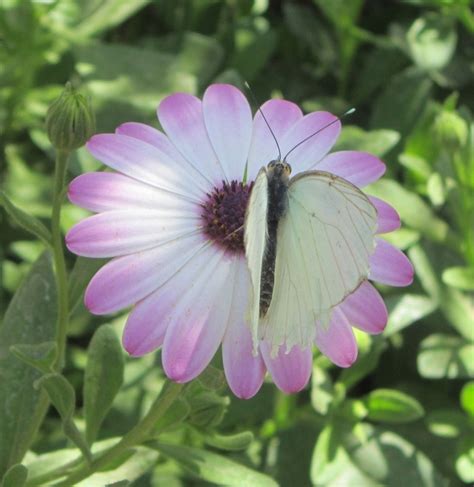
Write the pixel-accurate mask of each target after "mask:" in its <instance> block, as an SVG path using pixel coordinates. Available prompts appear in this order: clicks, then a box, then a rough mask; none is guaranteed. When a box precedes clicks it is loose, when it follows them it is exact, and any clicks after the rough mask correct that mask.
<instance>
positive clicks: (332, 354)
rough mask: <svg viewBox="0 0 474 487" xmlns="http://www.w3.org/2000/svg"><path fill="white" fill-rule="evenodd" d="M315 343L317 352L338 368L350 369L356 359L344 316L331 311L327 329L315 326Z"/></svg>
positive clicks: (354, 347) (355, 350)
mask: <svg viewBox="0 0 474 487" xmlns="http://www.w3.org/2000/svg"><path fill="white" fill-rule="evenodd" d="M315 342H316V345H317V347H318V348H319V350H321V352H322V353H323V354H324V355H326V357H328V358H329V360H331V362H333V363H335V364H336V365H338V366H339V367H350V366H351V365H352V364H353V363H354V362H355V361H356V359H357V343H356V340H355V338H354V333H353V332H352V328H351V325H350V324H349V322H348V321H347V318H346V317H345V316H344V314H343V313H342V312H341V311H340V310H339V309H338V308H335V309H333V312H332V316H331V320H330V322H329V325H328V328H327V329H324V327H323V326H322V325H320V324H318V325H317V330H316V338H315Z"/></svg>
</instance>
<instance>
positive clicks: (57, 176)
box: [51, 151, 70, 370]
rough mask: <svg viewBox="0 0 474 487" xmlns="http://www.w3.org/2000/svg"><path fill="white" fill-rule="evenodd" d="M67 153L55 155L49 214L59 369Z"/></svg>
mask: <svg viewBox="0 0 474 487" xmlns="http://www.w3.org/2000/svg"><path fill="white" fill-rule="evenodd" d="M69 154H70V153H69V152H66V151H58V152H57V155H56V167H55V171H54V197H53V212H52V216H51V234H52V236H53V256H54V267H55V270H56V273H55V274H56V288H57V292H58V319H57V328H56V343H57V346H58V357H57V359H56V363H55V365H54V367H55V370H60V369H61V368H62V367H63V364H64V354H65V349H66V336H67V329H68V313H69V302H68V289H67V287H68V282H67V271H66V261H65V259H64V248H63V237H62V233H61V205H62V201H63V197H64V193H63V188H64V180H65V178H66V170H67V163H68V159H69Z"/></svg>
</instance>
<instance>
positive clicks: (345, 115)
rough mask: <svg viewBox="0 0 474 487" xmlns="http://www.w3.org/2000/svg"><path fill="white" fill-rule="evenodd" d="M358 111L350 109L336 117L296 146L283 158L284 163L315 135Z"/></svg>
mask: <svg viewBox="0 0 474 487" xmlns="http://www.w3.org/2000/svg"><path fill="white" fill-rule="evenodd" d="M355 111H356V109H355V108H354V107H353V108H349V110H347V111H346V112H344V113H343V114H342V115H341V116H339V117H336V118H335V119H334V120H333V121H332V122H329V123H328V124H327V125H325V126H324V127H321V128H320V129H318V130H316V132H314V133H313V134H311V135H308V137H306V138H304V139H303V140H302V141H301V142H298V143H297V144H296V145H295V146H293V148H292V149H290V150H289V151H288V152H287V153H286V156H285V157H284V158H283V160H284V161H286V158H287V157H288V156H289V155H290V154H291V153H292V152H293V151H294V150H295V149H296V148H298V147H299V146H300V145H302V144H304V143H305V142H306V141H308V140H309V139H311V138H312V137H314V136H315V135H318V134H319V133H320V132H322V131H323V130H326V129H327V128H328V127H330V126H331V125H334V124H335V123H336V122H339V121H340V120H342V119H343V118H345V117H347V116H348V115H351V114H352V113H354V112H355Z"/></svg>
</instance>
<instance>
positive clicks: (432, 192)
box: [426, 172, 447, 206]
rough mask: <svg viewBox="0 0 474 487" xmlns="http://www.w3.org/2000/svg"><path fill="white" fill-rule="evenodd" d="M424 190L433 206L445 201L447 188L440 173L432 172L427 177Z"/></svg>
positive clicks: (440, 204)
mask: <svg viewBox="0 0 474 487" xmlns="http://www.w3.org/2000/svg"><path fill="white" fill-rule="evenodd" d="M426 191H427V193H428V196H429V198H430V200H431V204H432V205H433V206H442V205H443V204H444V203H445V201H446V194H447V190H446V187H445V183H444V180H443V178H442V177H441V174H440V173H439V172H434V173H433V174H431V175H430V177H429V178H428V182H427V185H426Z"/></svg>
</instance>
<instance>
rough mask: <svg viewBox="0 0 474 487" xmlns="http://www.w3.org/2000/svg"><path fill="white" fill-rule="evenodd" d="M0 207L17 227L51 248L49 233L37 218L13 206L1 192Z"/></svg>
mask: <svg viewBox="0 0 474 487" xmlns="http://www.w3.org/2000/svg"><path fill="white" fill-rule="evenodd" d="M0 205H2V206H3V208H4V209H5V211H6V212H7V214H8V216H10V218H11V219H12V220H13V221H14V222H15V223H16V224H17V225H18V226H20V227H21V228H23V230H26V231H27V232H29V233H31V234H32V235H34V236H35V237H37V238H39V239H40V240H42V241H43V242H44V243H45V244H46V245H48V246H51V240H52V237H51V233H50V231H49V230H48V229H47V228H46V227H45V226H44V225H43V224H42V223H41V222H40V221H39V220H38V219H37V218H35V217H34V216H32V215H31V214H30V213H26V212H25V211H23V210H22V209H20V208H18V206H16V205H15V204H13V203H12V202H11V201H10V200H9V199H8V197H7V195H6V194H5V193H4V192H3V191H0Z"/></svg>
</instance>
